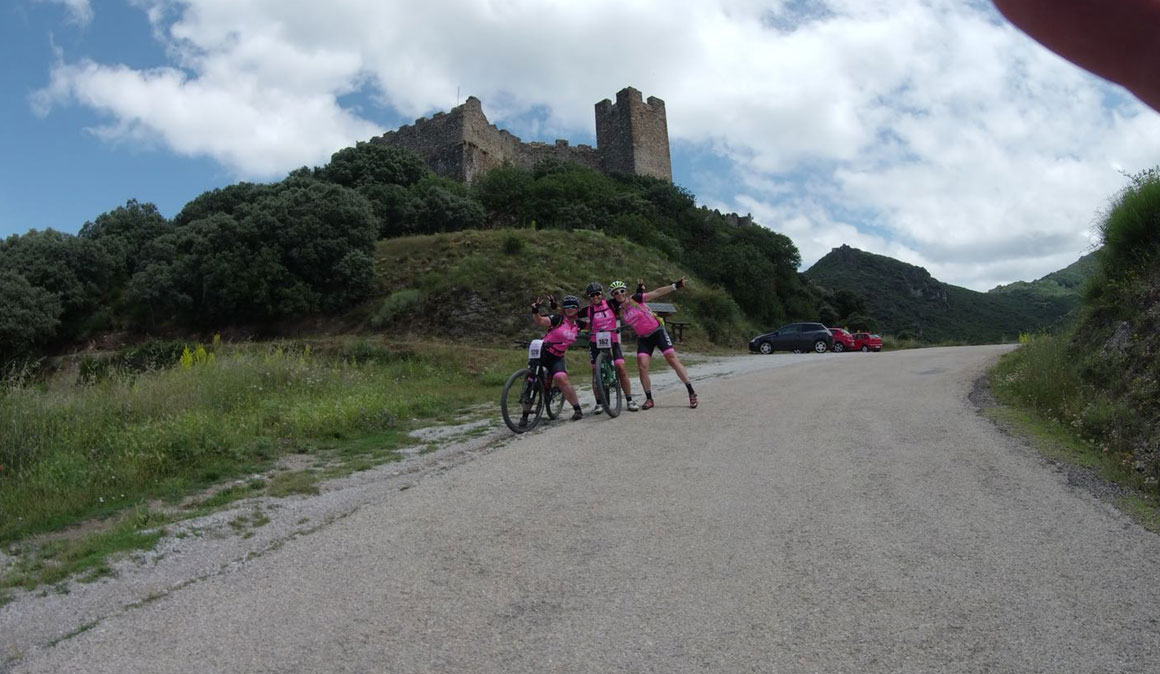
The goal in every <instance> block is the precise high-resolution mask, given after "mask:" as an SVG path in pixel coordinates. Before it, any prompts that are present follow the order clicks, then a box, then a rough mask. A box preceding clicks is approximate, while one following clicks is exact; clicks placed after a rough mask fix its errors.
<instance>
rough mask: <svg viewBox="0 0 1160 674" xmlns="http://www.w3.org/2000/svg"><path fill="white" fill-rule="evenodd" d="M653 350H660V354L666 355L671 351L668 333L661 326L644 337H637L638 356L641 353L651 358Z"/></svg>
mask: <svg viewBox="0 0 1160 674" xmlns="http://www.w3.org/2000/svg"><path fill="white" fill-rule="evenodd" d="M653 349H660V350H661V353H668V352H669V351H672V350H673V340H672V338H671V337H669V333H668V331H667V330H665V326H663V325H662V326H660V327H658V328H657V329H656V330H653V331H652V332H651V333H649V334H647V335H645V336H644V337H638V338H637V340H636V352H637V353H638V354H641V353H643V354H644V355H646V356H650V357H651V356H652V354H653Z"/></svg>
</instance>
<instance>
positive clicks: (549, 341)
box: [544, 314, 580, 356]
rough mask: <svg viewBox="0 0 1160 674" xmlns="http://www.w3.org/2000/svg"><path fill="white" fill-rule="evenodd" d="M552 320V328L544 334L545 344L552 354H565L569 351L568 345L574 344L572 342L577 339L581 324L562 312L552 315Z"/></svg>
mask: <svg viewBox="0 0 1160 674" xmlns="http://www.w3.org/2000/svg"><path fill="white" fill-rule="evenodd" d="M557 319H559V322H557ZM550 320H551V321H552V329H551V330H548V334H546V335H544V346H545V347H547V349H548V351H550V352H551V353H552V354H554V355H557V356H563V355H564V354H566V353H568V347H569V346H572V342H575V341H576V335H578V334H580V326H579V325H577V323H576V321H574V320H572V319H571V318H568V317H567V316H561V315H560V314H556V315H554V316H552V317H551V319H550Z"/></svg>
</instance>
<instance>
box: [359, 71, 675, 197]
mask: <svg viewBox="0 0 1160 674" xmlns="http://www.w3.org/2000/svg"><path fill="white" fill-rule="evenodd" d="M370 142H371V143H382V144H385V145H392V146H395V147H400V148H403V149H406V150H410V151H412V152H414V153H415V154H417V155H419V156H420V157H422V158H423V160H424V161H425V162H427V165H428V166H430V167H431V170H433V171H434V172H435V173H437V174H439V175H441V176H444V177H447V178H453V179H455V180H460V181H463V182H471V181H472V180H473V179H474V178H475V177H476V176H478V175H480V174H481V173H484V172H485V171H487V170H489V169H492V168H495V167H497V166H500V165H502V164H503V163H504V162H511V163H512V164H514V165H516V166H523V167H529V168H530V167H532V166H534V165H535V164H536V163H538V162H540V161H542V160H545V159H555V160H560V161H567V162H573V163H576V164H580V165H582V166H587V167H588V168H591V169H595V170H597V171H602V172H604V173H634V174H638V175H647V176H653V177H655V178H663V179H664V180H668V181H670V182H671V181H672V179H673V171H672V165H671V162H670V159H669V127H668V121H667V118H666V117H665V102H664V101H662V100H661V99H659V98H656V97H653V96H649V98H648V100H647V101H645V100H643V99H642V96H641V93H640V92H639V91H637V90H636V89H633V88H632V87H625V88H624V89H621V90H620V91H619V92H617V94H616V103H613V102H612V101H610V100H608V99H607V98H606V99H604V100H603V101H600V102H599V103H597V104H596V147H595V148H593V147H592V146H591V145H571V144H569V143H568V141H566V140H557V141H556V142H555V143H554V144H548V143H525V142H523V141H521V140H520V139H519V138H518V137H516V136H513V135H512V134H510V133H508V132H507V131H503V130H501V129H499V128H497V127H496V126H495V125H494V124H491V123H489V122H488V121H487V117H485V116H484V114H483V107H482V105H481V104H480V101H479V99H478V98H476V97H474V96H471V97H468V99H467V101H466V102H465V103H463V105H460V106H457V107H454V108H452V109H451V111H450V112H438V113H435V115H434V116H432V117H430V118H427V117H423V118H420V119H417V120H415V123H414V124H409V125H407V126H403V127H400V128H399V129H397V130H395V131H388V132H387V133H385V134H383V135H381V136H377V137H375V138H372V139H371V140H370Z"/></svg>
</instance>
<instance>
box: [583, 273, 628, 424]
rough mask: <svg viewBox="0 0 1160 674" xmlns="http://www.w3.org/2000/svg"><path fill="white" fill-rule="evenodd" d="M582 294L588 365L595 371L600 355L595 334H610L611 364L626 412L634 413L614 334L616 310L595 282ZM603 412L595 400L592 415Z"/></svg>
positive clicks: (618, 343)
mask: <svg viewBox="0 0 1160 674" xmlns="http://www.w3.org/2000/svg"><path fill="white" fill-rule="evenodd" d="M584 292H585V294H587V295H588V306H586V307H584V308H583V309H582V310H581V311H580V317H581V318H583V319H584V320H586V321H588V325H589V330H588V332H589V337H588V365H589V367H591V368H592V369H596V356H597V354H599V353H600V349H598V348H596V333H597V332H611V333H612V364H613V365H614V366H616V377H617V378H618V379H620V388H621V390H622V391H624V397H625V399H627V400H628V411H629V412H636V411H637V410H639V409H640V408H639V407H637V406H636V401H635V400H633V399H632V386H630V385H629V379H628V370H627V369H625V367H624V353H623V352H622V351H621V350H620V333H619V332H616V327H617V325H618V324H619V323H620V321H619V320H618V319H617V315H616V310H615V309H614V308H613V307H612V303H611V302H608V301H606V300H605V299H604V286H602V285H600V284H599V283H597V282H596V281H593V282H592V283H589V284H588V287H587V288H585V290H584ZM593 395H595V393H593ZM603 411H604V406H603V405H601V404H600V401H599V400H597V401H596V404H595V405H594V406H593V408H592V413H593V414H600V413H601V412H603Z"/></svg>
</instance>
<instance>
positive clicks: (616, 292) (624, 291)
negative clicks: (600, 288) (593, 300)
mask: <svg viewBox="0 0 1160 674" xmlns="http://www.w3.org/2000/svg"><path fill="white" fill-rule="evenodd" d="M627 293H628V291H627V290H625V289H624V288H620V289H618V290H613V291H612V294H613V295H624V294H627Z"/></svg>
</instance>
